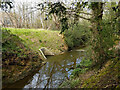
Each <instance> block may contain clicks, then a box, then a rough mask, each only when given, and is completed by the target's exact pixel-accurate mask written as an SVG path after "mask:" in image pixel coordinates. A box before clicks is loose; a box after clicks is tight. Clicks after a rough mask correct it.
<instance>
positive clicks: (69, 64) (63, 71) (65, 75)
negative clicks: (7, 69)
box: [9, 50, 85, 88]
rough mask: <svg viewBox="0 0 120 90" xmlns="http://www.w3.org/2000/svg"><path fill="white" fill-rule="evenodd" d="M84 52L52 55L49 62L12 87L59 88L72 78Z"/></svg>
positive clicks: (11, 86)
mask: <svg viewBox="0 0 120 90" xmlns="http://www.w3.org/2000/svg"><path fill="white" fill-rule="evenodd" d="M84 54H85V53H84V52H80V51H76V50H74V51H70V52H66V53H64V54H62V55H56V56H50V57H48V59H47V63H46V64H45V65H44V66H43V67H41V68H40V69H39V70H38V71H37V72H34V73H32V74H31V75H29V76H27V77H26V78H24V79H23V80H20V81H18V82H16V83H15V84H12V85H10V86H9V87H10V88H52V87H54V88H57V87H58V86H59V85H60V84H62V82H63V81H65V80H66V79H69V78H70V75H71V72H72V71H73V68H75V67H76V65H77V64H79V63H80V62H81V59H82V57H83V56H84Z"/></svg>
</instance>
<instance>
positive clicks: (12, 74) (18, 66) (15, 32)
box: [2, 28, 65, 86]
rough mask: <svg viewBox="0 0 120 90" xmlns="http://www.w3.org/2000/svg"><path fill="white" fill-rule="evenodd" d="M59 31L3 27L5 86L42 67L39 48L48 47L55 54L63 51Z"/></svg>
mask: <svg viewBox="0 0 120 90" xmlns="http://www.w3.org/2000/svg"><path fill="white" fill-rule="evenodd" d="M58 33H59V32H58V31H47V30H34V29H15V28H7V29H5V28H2V67H3V68H2V78H3V81H2V83H3V86H4V85H5V84H8V83H14V82H15V81H18V80H20V79H22V78H24V77H25V76H27V75H29V74H30V73H32V72H33V71H34V70H35V69H37V68H39V67H41V65H42V62H43V61H42V60H41V57H40V56H39V53H38V49H39V48H41V47H46V48H48V49H50V50H51V51H52V52H53V53H55V54H60V53H61V52H63V51H64V50H65V49H64V43H63V41H62V38H61V36H59V35H58Z"/></svg>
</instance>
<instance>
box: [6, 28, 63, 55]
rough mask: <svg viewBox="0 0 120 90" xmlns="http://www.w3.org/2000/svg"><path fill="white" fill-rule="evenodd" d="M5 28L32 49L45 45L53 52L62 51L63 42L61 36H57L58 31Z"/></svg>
mask: <svg viewBox="0 0 120 90" xmlns="http://www.w3.org/2000/svg"><path fill="white" fill-rule="evenodd" d="M7 29H8V30H10V31H11V32H12V33H13V34H15V35H17V36H19V37H20V38H21V39H22V40H23V41H24V44H25V45H26V46H28V47H29V48H31V49H32V50H34V51H38V49H40V48H41V47H46V48H48V49H50V50H51V51H52V52H53V53H55V54H59V53H60V52H61V51H64V47H63V46H64V42H63V40H62V38H61V36H59V31H52V30H40V29H18V28H7Z"/></svg>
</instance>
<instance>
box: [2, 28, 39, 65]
mask: <svg viewBox="0 0 120 90" xmlns="http://www.w3.org/2000/svg"><path fill="white" fill-rule="evenodd" d="M29 53H31V55H29ZM35 54H36V53H34V52H32V51H31V50H30V49H29V48H28V47H27V46H25V45H24V44H23V40H22V39H20V38H19V37H18V36H16V35H14V34H12V33H11V31H10V30H7V29H2V60H3V65H6V64H7V65H9V64H12V65H26V63H27V61H28V60H30V57H34V56H37V54H36V55H35ZM37 57H38V56H37Z"/></svg>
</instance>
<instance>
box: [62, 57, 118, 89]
mask: <svg viewBox="0 0 120 90" xmlns="http://www.w3.org/2000/svg"><path fill="white" fill-rule="evenodd" d="M85 63H86V65H89V64H88V60H87V61H85ZM81 65H83V66H84V64H83V63H82V64H81ZM80 68H82V67H80ZM80 68H76V69H75V70H74V72H76V74H77V76H74V77H73V76H72V75H71V78H70V79H69V80H67V81H65V82H64V83H63V84H62V85H61V86H60V88H120V71H119V70H120V60H119V59H118V57H116V58H113V59H111V60H108V61H107V62H106V63H105V64H104V65H103V67H102V68H101V69H98V68H95V67H94V68H86V67H84V69H83V70H82V69H80ZM85 68H86V70H85ZM83 71H84V72H83ZM74 72H73V74H74V75H76V74H75V73H74Z"/></svg>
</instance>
